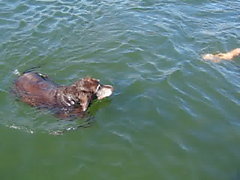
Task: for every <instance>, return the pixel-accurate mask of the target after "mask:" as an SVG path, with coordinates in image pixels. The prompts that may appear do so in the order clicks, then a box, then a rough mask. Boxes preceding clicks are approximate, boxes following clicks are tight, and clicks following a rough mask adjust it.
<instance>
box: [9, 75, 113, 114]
mask: <svg viewBox="0 0 240 180" xmlns="http://www.w3.org/2000/svg"><path fill="white" fill-rule="evenodd" d="M13 91H14V93H15V94H16V96H17V97H18V98H19V99H20V101H22V102H25V103H27V104H29V105H31V106H35V107H40V108H47V109H50V110H54V111H55V113H56V114H57V116H58V117H60V118H69V117H72V116H74V117H75V116H78V117H83V115H84V114H85V113H86V111H87V108H88V107H89V105H90V104H91V102H92V101H93V100H94V99H103V98H105V97H108V96H110V95H111V94H112V93H113V87H112V86H110V85H102V84H100V81H99V80H97V79H94V78H89V77H87V78H83V79H81V80H79V81H76V82H75V83H73V84H72V85H70V86H60V85H57V84H55V83H54V82H52V81H51V80H50V79H49V78H48V77H47V76H46V75H42V74H41V73H37V72H26V73H24V74H23V75H21V76H19V77H18V78H17V79H16V81H15V83H14V87H13Z"/></svg>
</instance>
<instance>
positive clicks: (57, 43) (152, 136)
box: [0, 0, 240, 179]
mask: <svg viewBox="0 0 240 180" xmlns="http://www.w3.org/2000/svg"><path fill="white" fill-rule="evenodd" d="M239 5H240V3H239V1H233V0H229V1H209V0H200V1H196V0H191V1H176V0H166V1H156V0H150V1H143V0H141V1H136V0H134V1H129V0H124V1H123V0H117V1H106V0H104V1H98V0H94V1H84V0H81V1H77V0H76V1H65V0H36V1H30V0H25V1H20V0H11V1H6V0H4V1H1V2H0V49H1V51H0V57H1V58H0V77H1V81H0V83H1V84H0V100H1V101H0V107H1V111H0V115H1V121H0V125H1V129H2V131H1V132H2V138H3V137H4V139H3V141H2V142H3V143H2V146H3V147H4V148H2V151H1V153H0V154H1V155H0V156H1V157H0V158H1V161H2V162H4V163H3V164H4V166H3V165H2V166H1V165H0V166H1V167H0V169H2V170H0V171H1V177H3V178H4V179H16V178H18V177H20V175H21V177H23V178H24V179H34V178H35V177H36V176H37V177H39V178H41V179H42V178H46V176H47V177H49V179H50V178H51V179H59V178H62V179H63V178H64V179H66V178H68V179H69V177H70V179H79V178H82V179H94V178H96V177H99V179H116V178H117V179H147V178H148V179H149V178H151V179H234V178H235V179H236V177H238V176H237V174H238V169H239V167H240V164H239V162H240V154H239V148H240V146H239V145H238V144H239V137H240V133H239V117H240V113H239V107H240V91H239V84H240V83H239V82H240V79H239V66H240V65H239V58H238V59H236V61H234V62H222V63H218V64H214V63H211V62H206V61H203V60H202V58H201V55H202V54H205V53H215V52H225V51H228V50H231V49H234V48H237V47H239V37H240V31H239V27H240V26H239V25H240V21H239V16H240V14H239ZM33 67H40V68H39V71H40V72H43V73H46V74H48V75H49V76H50V77H52V79H53V80H54V81H56V82H57V83H59V84H66V85H68V84H71V83H72V82H74V81H76V80H78V79H79V78H82V77H84V76H92V77H95V78H98V79H101V81H102V82H103V83H104V84H113V86H114V87H115V89H116V92H115V94H114V95H113V96H112V97H111V98H109V99H108V100H107V101H102V102H94V103H93V104H92V107H91V108H90V110H89V113H90V114H91V117H92V118H91V120H90V121H91V123H90V127H89V128H78V127H79V126H82V125H84V124H85V123H86V124H87V125H88V121H87V122H86V119H82V120H81V119H79V120H76V121H60V120H59V119H57V118H55V117H54V116H52V115H51V114H50V113H49V112H47V111H41V110H37V109H35V108H32V107H29V106H27V105H25V104H23V103H21V102H18V101H16V99H15V98H14V96H12V94H11V93H10V92H9V90H10V89H11V86H12V83H13V82H14V79H15V78H16V74H14V73H13V72H14V70H15V69H17V70H19V71H20V72H23V71H25V70H27V69H30V68H33ZM92 121H93V122H92ZM74 129H77V130H76V131H73V130H74ZM66 131H67V132H68V133H65V132H66ZM26 132H27V133H26ZM62 132H63V135H62V136H57V137H56V136H52V135H49V133H50V134H54V135H56V134H62ZM22 144H24V146H22ZM43 147H44V148H43ZM13 149H14V150H17V153H16V152H12V150H13ZM63 154H64V155H63ZM35 162H38V164H37V165H36V163H35ZM18 164H22V166H21V167H23V168H19V165H18ZM50 166H51V171H49V174H48V175H46V174H42V173H39V172H43V171H45V170H46V168H48V167H50ZM13 169H14V170H15V171H16V172H15V173H14V175H12V174H13V173H12V170H13ZM26 169H28V171H26ZM48 169H49V168H48ZM10 170H11V173H10ZM91 172H94V173H91ZM10 176H11V177H10Z"/></svg>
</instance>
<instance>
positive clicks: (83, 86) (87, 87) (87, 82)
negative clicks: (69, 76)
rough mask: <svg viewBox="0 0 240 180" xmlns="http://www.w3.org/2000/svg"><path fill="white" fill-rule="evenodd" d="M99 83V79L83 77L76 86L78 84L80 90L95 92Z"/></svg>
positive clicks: (75, 84)
mask: <svg viewBox="0 0 240 180" xmlns="http://www.w3.org/2000/svg"><path fill="white" fill-rule="evenodd" d="M98 85H99V80H97V79H93V78H89V77H88V78H84V79H81V80H79V81H77V82H76V83H74V86H76V88H77V90H78V91H84V92H90V93H95V92H96V89H97V87H98Z"/></svg>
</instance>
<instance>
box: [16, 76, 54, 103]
mask: <svg viewBox="0 0 240 180" xmlns="http://www.w3.org/2000/svg"><path fill="white" fill-rule="evenodd" d="M56 88H57V85H56V84H54V83H53V82H52V81H50V80H49V79H48V78H47V77H45V76H43V75H41V74H39V73H36V72H27V73H24V74H23V75H21V76H19V77H18V78H17V80H16V81H15V86H14V89H13V90H14V92H15V93H16V95H17V96H18V97H19V98H20V100H21V101H23V102H26V103H28V104H30V105H32V106H53V105H54V103H55V100H54V95H53V94H54V93H55V92H56Z"/></svg>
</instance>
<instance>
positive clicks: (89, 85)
mask: <svg viewBox="0 0 240 180" xmlns="http://www.w3.org/2000/svg"><path fill="white" fill-rule="evenodd" d="M75 86H76V88H77V89H78V90H79V91H82V92H86V93H92V94H95V95H96V96H97V99H103V98H106V97H108V96H111V95H112V93H113V90H114V89H113V87H112V86H111V85H102V84H101V83H100V81H99V80H98V79H94V78H84V79H81V80H80V81H77V82H76V83H75Z"/></svg>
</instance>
